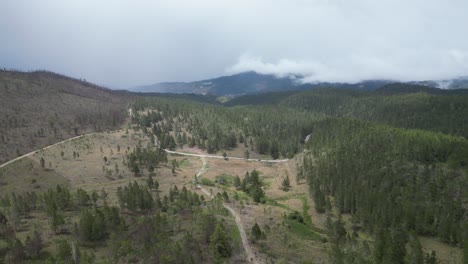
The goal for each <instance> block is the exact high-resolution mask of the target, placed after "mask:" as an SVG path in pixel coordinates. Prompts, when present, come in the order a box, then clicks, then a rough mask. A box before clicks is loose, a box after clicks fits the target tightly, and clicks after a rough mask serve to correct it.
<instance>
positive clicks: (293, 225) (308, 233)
mask: <svg viewBox="0 0 468 264" xmlns="http://www.w3.org/2000/svg"><path fill="white" fill-rule="evenodd" d="M285 222H286V223H287V224H288V227H289V228H290V230H291V232H292V233H293V234H295V235H297V236H298V237H300V238H302V239H308V240H320V239H321V236H320V234H318V233H316V232H315V231H314V230H313V229H312V228H311V226H310V225H309V224H302V223H299V222H297V221H295V220H291V219H287V220H286V221H285Z"/></svg>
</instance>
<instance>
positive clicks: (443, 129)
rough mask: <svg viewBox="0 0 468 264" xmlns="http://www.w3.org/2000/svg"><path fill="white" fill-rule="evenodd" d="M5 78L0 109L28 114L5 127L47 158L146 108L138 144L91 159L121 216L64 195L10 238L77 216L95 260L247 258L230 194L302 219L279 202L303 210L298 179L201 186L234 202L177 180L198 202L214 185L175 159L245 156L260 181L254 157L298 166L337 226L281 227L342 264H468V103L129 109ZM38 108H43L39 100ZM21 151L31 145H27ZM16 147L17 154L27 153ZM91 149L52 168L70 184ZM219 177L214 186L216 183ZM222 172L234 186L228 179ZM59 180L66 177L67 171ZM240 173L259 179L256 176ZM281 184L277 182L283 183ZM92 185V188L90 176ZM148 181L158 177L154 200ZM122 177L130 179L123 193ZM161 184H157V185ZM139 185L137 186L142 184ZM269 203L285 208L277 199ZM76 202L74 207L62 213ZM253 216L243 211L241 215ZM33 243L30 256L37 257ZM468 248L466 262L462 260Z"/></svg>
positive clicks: (282, 100)
mask: <svg viewBox="0 0 468 264" xmlns="http://www.w3.org/2000/svg"><path fill="white" fill-rule="evenodd" d="M1 76H2V78H3V79H2V83H3V84H4V85H3V88H2V89H5V92H4V93H2V95H1V96H3V97H4V98H5V101H6V102H7V101H8V100H7V98H13V99H14V100H15V101H14V102H15V104H13V103H8V104H6V105H8V106H9V107H10V108H11V109H13V110H14V109H17V110H20V111H22V112H21V114H20V115H15V114H14V112H12V111H13V110H11V109H10V108H7V107H6V106H4V105H2V107H4V108H5V109H10V110H6V111H5V113H6V114H7V115H5V118H6V119H5V118H4V120H3V122H2V129H3V131H5V132H4V133H3V135H5V140H6V142H9V141H8V139H10V141H11V142H13V143H14V142H16V143H17V142H30V141H27V140H28V139H29V140H33V141H32V142H39V143H35V144H36V145H35V146H39V144H46V143H52V142H54V141H57V140H59V139H62V138H66V137H70V136H73V135H75V134H80V133H83V132H86V131H100V130H103V129H106V128H111V127H114V126H116V125H118V124H119V123H121V122H122V121H123V120H124V115H125V111H126V107H129V108H130V109H131V111H130V113H131V118H130V119H131V120H130V121H131V124H129V125H128V128H129V129H130V130H131V129H132V126H134V129H133V130H134V131H133V133H130V134H129V132H128V130H127V131H120V133H121V134H119V136H118V137H114V138H113V139H112V140H110V141H107V143H106V144H108V145H109V146H110V144H114V145H116V148H115V151H114V150H113V149H112V148H111V149H110V152H108V153H107V152H106V153H107V154H105V151H104V150H103V148H102V146H100V150H99V151H91V150H90V148H91V146H93V148H98V146H95V145H94V143H93V144H90V143H88V145H87V147H86V148H84V147H83V148H82V149H81V148H80V149H79V150H80V152H81V153H82V155H98V157H99V160H102V161H103V164H104V165H102V174H103V175H104V174H105V176H103V177H104V178H103V179H101V181H102V182H104V183H105V184H109V185H110V184H114V183H115V184H118V185H114V186H113V187H112V188H111V189H109V190H111V191H112V192H114V193H113V196H112V197H114V201H113V203H110V204H107V201H106V200H105V199H106V198H107V194H105V193H102V194H101V195H100V196H98V195H97V193H96V194H93V193H92V194H91V195H89V194H87V193H86V192H83V190H79V189H77V190H71V191H70V190H68V189H67V188H65V187H63V188H62V187H57V189H55V190H50V191H48V192H47V193H39V194H31V193H25V194H16V195H12V196H11V197H10V196H5V197H6V198H4V199H3V200H2V204H1V205H0V206H1V207H2V208H3V209H2V210H3V211H4V212H7V213H4V214H5V215H6V214H8V221H9V222H8V223H11V224H8V225H5V226H7V227H8V228H6V227H5V228H4V233H5V231H9V232H10V231H11V230H12V228H13V230H14V229H15V228H16V226H15V224H16V222H15V221H16V220H17V219H23V220H24V221H26V222H27V220H25V219H27V217H29V215H30V214H31V212H32V213H34V214H38V215H41V216H42V215H45V214H46V215H47V217H49V218H51V219H52V220H53V219H55V220H56V222H55V224H57V227H60V226H62V225H64V223H63V220H61V214H65V212H66V214H67V215H68V217H69V218H70V219H72V218H73V219H74V220H73V222H74V223H76V225H75V226H73V228H71V227H70V225H69V226H68V228H67V230H69V231H70V233H71V235H70V236H72V237H73V239H74V241H79V242H80V247H82V248H83V249H84V251H86V253H85V252H83V255H82V256H83V259H84V258H88V257H89V258H93V256H92V254H91V255H88V253H89V252H88V250H89V249H96V248H99V247H100V248H101V249H100V250H103V249H105V250H111V251H112V254H113V255H114V256H116V257H115V259H113V260H114V261H117V260H122V259H124V260H126V261H149V262H158V261H159V262H161V263H173V262H175V261H176V259H177V257H178V256H180V257H183V258H184V259H183V260H182V261H180V263H191V262H195V263H196V262H217V261H219V262H222V261H227V260H228V259H230V260H233V259H236V257H237V256H242V255H243V253H242V252H241V250H240V249H239V244H240V242H239V240H238V239H239V238H238V234H237V233H232V234H230V233H228V232H226V226H230V225H233V223H232V220H233V219H232V218H229V214H227V213H226V211H225V210H224V209H222V206H221V205H222V204H223V203H224V202H227V201H229V197H228V193H227V192H226V190H227V191H229V195H234V197H236V196H235V195H237V197H238V198H239V193H238V192H240V193H241V195H246V196H247V198H246V200H245V201H246V203H247V202H248V203H250V202H252V203H254V204H255V205H259V206H265V207H263V210H264V214H265V215H266V214H267V210H270V209H269V208H270V207H278V208H279V207H281V208H283V209H286V210H290V208H289V207H288V206H289V205H288V206H287V205H285V204H281V203H280V202H281V199H289V198H291V197H288V194H286V193H287V192H288V191H290V188H291V184H290V179H289V176H288V175H286V177H285V178H284V179H283V184H282V185H281V186H282V187H281V188H280V189H279V190H277V189H278V188H277V187H276V189H275V190H270V189H268V188H269V184H272V182H271V181H270V182H269V181H268V180H267V179H264V178H262V176H261V175H260V174H259V173H257V172H248V173H246V176H244V178H243V179H242V180H241V178H240V177H239V176H237V177H235V176H228V175H224V174H222V175H216V179H217V181H218V180H219V182H216V183H215V182H213V181H211V180H209V179H202V180H204V183H203V182H202V181H201V184H206V185H207V186H210V187H213V188H215V187H214V186H217V187H221V188H222V190H224V193H226V194H225V195H224V193H223V194H221V193H219V194H217V195H216V196H214V199H213V200H210V201H205V200H204V199H205V198H202V197H203V196H199V195H198V194H196V193H193V192H191V191H189V190H187V189H186V188H184V187H182V188H180V189H178V187H177V185H176V184H175V183H174V181H177V184H179V185H180V186H183V185H184V184H187V186H188V184H190V185H191V186H192V190H197V188H196V187H194V185H195V186H196V185H197V184H199V182H198V178H197V176H193V174H194V172H193V171H185V172H184V176H183V177H180V176H177V175H178V170H179V166H182V165H180V163H182V160H179V161H178V160H177V154H174V153H173V154H174V156H172V157H168V155H166V152H165V149H169V150H178V151H188V152H191V151H194V152H196V153H217V155H223V156H224V159H221V162H225V164H228V162H229V157H228V156H227V154H226V152H229V151H232V152H231V153H238V154H239V153H240V155H244V159H246V160H242V162H246V163H245V164H244V166H251V164H250V163H249V162H252V161H251V160H248V159H249V158H250V159H252V158H254V159H255V160H257V159H270V158H271V159H273V160H275V159H280V158H281V159H291V160H290V162H291V163H290V164H289V165H285V166H286V167H294V173H296V171H297V175H296V177H295V178H296V179H295V180H296V182H295V184H296V188H298V187H299V185H300V184H303V183H307V185H303V186H304V190H307V187H305V186H308V189H309V190H310V197H312V198H313V199H312V200H313V205H314V210H315V212H316V215H317V216H315V218H314V219H320V218H322V219H323V223H321V224H322V226H321V227H319V225H320V223H318V222H317V223H313V222H312V221H311V220H310V219H311V217H310V215H309V212H312V211H309V209H308V208H309V207H308V205H307V202H306V200H303V201H305V202H304V203H303V213H302V214H301V213H298V212H289V211H288V213H287V214H286V213H282V215H283V217H282V218H284V219H283V222H281V223H282V224H280V225H282V227H281V228H283V227H284V228H285V229H284V230H290V231H287V232H286V233H284V234H290V233H288V232H296V233H300V234H302V235H303V233H304V232H306V233H307V234H308V236H307V235H306V236H302V237H303V238H300V239H304V241H305V240H311V241H315V242H316V243H317V241H318V243H320V247H319V248H320V249H321V250H324V249H326V250H327V251H328V252H329V255H330V260H331V262H332V263H339V264H341V263H343V264H344V263H418V264H425V263H431V264H432V263H438V261H439V260H440V261H443V263H459V261H461V257H459V256H461V254H464V255H465V261H466V259H467V258H468V243H467V242H466V241H467V239H468V226H467V224H466V223H467V222H468V214H467V204H468V194H467V192H466V190H467V189H468V174H467V172H468V140H467V138H466V137H467V136H468V132H467V131H468V120H467V119H466V117H467V116H468V105H467V104H468V95H467V94H466V93H465V92H464V91H442V90H437V89H431V88H427V87H423V86H407V85H400V84H397V85H387V86H385V87H383V88H381V89H378V90H376V91H357V90H347V89H333V88H322V89H315V90H309V91H302V92H301V91H289V92H276V93H268V94H264V95H251V96H246V97H239V98H236V99H233V100H231V101H230V102H228V103H225V104H224V105H222V104H220V103H219V102H218V101H216V100H215V98H214V97H213V96H201V95H172V94H164V95H147V96H138V97H133V98H131V100H130V99H129V98H128V97H127V96H126V95H124V94H121V93H118V92H117V93H116V92H111V91H108V90H105V89H102V88H98V87H95V86H92V85H89V84H87V83H85V82H83V81H78V80H73V79H69V78H66V77H61V76H57V75H54V74H50V73H29V74H26V73H12V72H2V75H1ZM77 87H78V88H77ZM31 95H34V97H33V98H31V97H28V96H31ZM13 96H15V97H13ZM30 98H31V99H30ZM13 99H11V100H12V101H13ZM31 101H32V102H31ZM27 102H30V103H27ZM45 102H49V103H45ZM50 102H56V103H54V104H50ZM20 103H22V104H20ZM39 103H40V104H39ZM46 106H47V107H46ZM15 107H16V108H15ZM9 111H10V112H9ZM23 120H24V121H23ZM29 124H31V125H29ZM31 126H32V127H33V128H34V129H31ZM42 126H43V127H42ZM13 132H15V133H17V134H13ZM13 136H16V137H18V138H19V139H23V141H21V140H20V141H13V139H15V138H13ZM38 139H39V140H42V141H39V140H38ZM127 139H128V140H130V139H131V140H133V141H132V142H133V143H128V142H127V143H126V144H127V145H126V148H122V151H121V149H120V147H121V146H120V144H119V143H118V142H119V140H120V141H121V142H126V141H125V140H127ZM15 140H16V139H15ZM34 140H36V141H34ZM46 140H48V141H50V142H46ZM98 142H99V141H96V143H98ZM111 142H112V143H111ZM136 142H137V143H136ZM122 144H123V143H122ZM17 145H18V146H22V145H21V144H17ZM17 145H14V146H15V147H16V146H17ZM5 146H6V147H5V148H7V147H9V150H10V149H11V146H12V145H8V146H7V145H5ZM33 146H34V145H27V146H26V147H30V148H32V147H33ZM26 147H25V148H26ZM75 148H76V147H75ZM77 150H78V149H74V151H73V158H67V157H65V156H66V154H65V153H64V152H63V151H61V154H60V156H61V158H59V157H56V156H57V155H56V154H53V155H50V156H48V159H49V160H54V165H55V169H56V170H57V171H59V170H60V166H61V164H62V163H66V162H70V163H74V162H79V161H80V159H78V157H79V156H78V157H76V151H77ZM21 151H22V149H19V152H21ZM57 151H58V150H57ZM236 151H237V152H236ZM68 152H70V151H68ZM9 153H10V152H9ZM83 153H86V154H83ZM221 153H222V154H221ZM17 154H20V153H17ZM41 155H43V154H41ZM69 155H70V154H69ZM106 155H108V156H106ZM203 157H204V156H203ZM120 158H121V159H122V160H121V163H120V162H119V164H117V162H116V161H117V160H118V159H120ZM171 158H172V159H171ZM57 159H58V160H57ZM40 162H41V167H40V168H39V170H46V167H47V166H45V162H42V161H40ZM111 162H114V163H115V164H112V163H111ZM179 162H180V163H179ZM185 162H187V160H186V161H185ZM192 162H193V160H192ZM205 162H206V161H204V160H203V165H202V166H203V167H202V169H201V170H200V171H203V170H205V169H206V163H205ZM42 163H44V164H42ZM213 164H218V165H219V164H222V163H213ZM231 164H232V163H231ZM246 164H247V165H246ZM119 165H121V166H120V167H119ZM122 165H123V166H122ZM221 166H222V165H221ZM32 167H33V165H31V166H30V169H31V170H32ZM84 168H86V166H85V167H84ZM84 168H81V167H80V170H81V169H84ZM98 169H99V170H100V167H99V166H98ZM217 169H219V171H223V167H220V168H217ZM289 169H290V168H289ZM48 170H50V171H53V170H54V169H53V166H52V165H49V168H48ZM123 170H125V173H123V172H122V171H123ZM241 170H242V173H245V170H247V171H248V169H247V167H242V168H241ZM169 171H170V173H169ZM179 171H183V170H179ZM275 173H276V174H277V175H276V177H278V174H279V173H283V172H275ZM123 174H124V175H123ZM78 175H79V177H81V173H79V172H78ZM142 175H145V176H146V175H148V178H147V180H146V185H145V184H144V183H143V182H144V181H145V179H142V178H140V177H141V176H142ZM163 175H164V176H163ZM252 175H254V177H252ZM114 176H115V177H119V179H120V180H119V181H115V180H116V179H115V178H114ZM156 176H157V177H158V178H157V179H158V180H156V181H153V178H155V177H156ZM283 176H284V175H283ZM79 177H71V178H68V181H75V180H77V179H76V178H79ZM192 177H193V178H192ZM133 178H135V179H137V182H130V183H128V181H129V179H133ZM252 178H253V179H254V180H253V181H252ZM292 178H294V177H291V179H292ZM80 179H81V178H80ZM86 179H87V178H86ZM94 179H97V178H94ZM155 179H156V178H155ZM159 180H160V181H161V182H162V181H168V182H166V183H165V187H166V189H164V190H158V186H159V182H158V181H159ZM228 180H229V181H231V180H232V181H233V183H232V184H233V186H234V187H233V188H235V190H229V189H228V187H227V185H226V186H224V185H223V184H222V183H226V182H227V181H228ZM270 180H271V178H270ZM8 184H10V183H8ZM33 184H36V182H34V183H33ZM89 185H90V184H84V185H83V186H86V187H89ZM91 185H92V184H91ZM6 187H8V186H6ZM106 187H107V186H106ZM264 189H265V190H266V191H265V190H264ZM231 191H233V192H231ZM75 192H76V193H75ZM268 192H269V193H272V192H280V193H281V194H282V195H285V196H284V197H279V198H277V200H272V199H271V198H269V197H268V196H267V193H268ZM163 193H164V194H167V195H164V196H163ZM283 193H284V194H283ZM291 195H292V194H291ZM62 196H64V197H62ZM210 196H211V195H210ZM250 196H251V197H250ZM302 196H304V195H303V194H302ZM244 198H245V197H244ZM93 199H94V200H96V201H94V200H93ZM99 199H101V200H99ZM234 199H236V198H234ZM251 199H252V200H251ZM301 199H303V198H301ZM52 200H55V202H52ZM98 200H99V201H100V202H98ZM312 200H311V201H312ZM64 201H65V202H66V204H61V203H62V202H64ZM29 204H31V205H32V207H29ZM243 206H244V203H243V202H242V203H240V210H241V211H242V209H243ZM77 215H79V217H78V216H77ZM249 217H252V216H249ZM0 218H1V215H0ZM280 218H281V216H280ZM301 219H302V220H301ZM325 219H326V221H325ZM293 220H294V221H293ZM12 221H13V222H12ZM70 221H71V220H70ZM268 221H273V217H271V216H270V218H269V220H268ZM103 222H105V223H103ZM296 222H297V223H296ZM314 224H317V226H314ZM55 228H56V226H54V220H53V221H51V230H54V233H56V235H57V234H59V233H60V230H58V232H55ZM262 228H263V229H264V230H265V231H262V230H260V227H259V226H258V225H256V223H255V225H254V227H252V234H254V233H256V234H257V235H256V237H255V236H254V237H255V238H254V239H252V241H257V242H258V243H259V245H268V246H271V245H272V244H268V243H271V241H269V242H268V243H267V242H261V241H260V240H267V239H266V238H265V237H264V236H266V235H265V234H266V233H262V232H266V230H270V226H268V227H267V226H266V225H265V226H263V227H262ZM282 230H283V229H282ZM294 230H296V231H294ZM304 230H307V231H304ZM268 232H269V231H268ZM156 233H157V234H158V235H155V234H156ZM5 234H6V235H11V234H10V233H8V232H7V233H5ZM32 235H34V234H32ZM60 235H61V234H60ZM11 237H12V239H10V240H8V241H9V243H10V244H8V247H4V248H6V249H8V251H6V249H5V251H4V252H3V254H4V255H5V256H8V257H11V258H13V257H14V256H13V255H12V254H13V253H14V251H11V250H12V249H16V248H21V247H22V246H23V244H22V243H23V242H22V241H20V242H16V240H14V239H13V236H11ZM29 239H30V240H31V239H32V238H29ZM424 239H426V240H430V241H432V242H433V243H436V242H437V243H441V244H443V245H444V246H445V247H448V248H450V252H452V251H453V252H456V253H454V257H452V259H449V258H447V257H446V256H440V255H438V254H436V251H437V249H434V247H433V246H431V245H429V246H428V245H427V244H425V245H424V246H423V245H422V241H423V240H424ZM30 240H25V241H24V243H25V244H26V243H27V244H28V245H30V243H32V242H31V241H30ZM272 240H274V239H272ZM276 240H277V239H276ZM276 240H275V241H274V243H280V245H281V246H282V247H285V248H288V249H289V247H290V246H291V245H292V244H287V243H288V242H285V241H288V238H287V237H283V238H282V239H280V240H281V241H276ZM18 241H19V240H18ZM104 242H105V246H102V245H103V244H101V243H104ZM296 242H297V241H296ZM281 243H283V244H281ZM298 243H299V245H303V244H301V243H300V242H298ZM16 244H17V245H16ZM50 245H51V244H50V243H49V245H48V246H49V247H50ZM314 245H316V244H314ZM276 246H277V245H276ZM293 246H295V247H299V246H298V244H294V245H293ZM57 247H59V248H60V247H64V248H65V247H66V252H67V254H68V252H70V250H68V249H69V248H71V247H74V246H73V245H67V244H66V242H63V241H59V242H57ZM291 247H292V246H291ZM26 248H27V249H28V250H30V249H31V248H30V247H29V246H28V247H26ZM86 249H88V250H86ZM462 249H463V250H464V251H463V252H464V253H460V252H461V251H462ZM18 250H19V249H18ZM262 250H264V251H265V252H268V250H270V255H269V256H270V257H271V256H274V254H271V251H272V248H267V247H266V246H265V247H264V248H262ZM291 250H293V249H291ZM294 250H297V248H295V249H294ZM432 250H433V251H432ZM19 251H21V252H28V254H31V255H30V256H28V257H27V258H29V259H35V258H36V257H34V256H33V254H34V251H31V252H30V251H26V250H19ZM48 252H49V251H48ZM438 252H440V250H439V251H438ZM0 253H2V252H0ZM284 254H285V255H283V256H288V255H287V254H288V253H284ZM457 254H458V255H457ZM106 256H107V255H106ZM155 256H157V257H155ZM19 257H22V258H25V256H24V255H21V256H19ZM50 257H53V258H55V259H58V260H60V259H66V258H69V257H70V256H68V255H67V256H61V255H60V252H59V253H58V254H57V255H54V256H50ZM307 257H313V256H307ZM442 257H444V259H442ZM37 259H45V258H37ZM297 259H299V257H297ZM75 262H76V261H75Z"/></svg>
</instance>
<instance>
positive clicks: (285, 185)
mask: <svg viewBox="0 0 468 264" xmlns="http://www.w3.org/2000/svg"><path fill="white" fill-rule="evenodd" d="M289 188H291V183H290V182H289V175H286V178H284V179H283V182H282V183H281V189H282V190H283V191H285V192H287V191H289Z"/></svg>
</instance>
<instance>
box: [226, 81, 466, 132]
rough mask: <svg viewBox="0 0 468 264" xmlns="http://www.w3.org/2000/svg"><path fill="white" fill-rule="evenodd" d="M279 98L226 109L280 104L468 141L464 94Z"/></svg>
mask: <svg viewBox="0 0 468 264" xmlns="http://www.w3.org/2000/svg"><path fill="white" fill-rule="evenodd" d="M281 95H282V94H281V93H276V94H275V93H272V94H268V95H266V96H265V97H262V96H259V95H249V96H244V97H239V98H236V99H233V100H232V102H227V103H226V105H229V106H234V105H257V104H262V105H265V104H280V105H282V106H286V107H288V108H295V109H301V110H305V111H311V112H317V113H323V114H326V115H329V116H335V117H347V118H356V119H362V120H368V121H372V122H377V123H384V124H388V125H392V126H396V127H402V128H418V129H424V130H430V131H436V132H442V133H446V134H450V135H457V136H463V137H465V138H467V137H468V119H467V118H466V117H467V116H468V91H467V90H441V89H435V88H428V87H425V86H418V85H408V84H389V85H386V86H384V87H382V88H380V89H377V90H375V91H359V90H350V89H334V88H320V89H314V90H308V91H304V92H295V93H291V94H288V93H285V94H284V95H285V96H281Z"/></svg>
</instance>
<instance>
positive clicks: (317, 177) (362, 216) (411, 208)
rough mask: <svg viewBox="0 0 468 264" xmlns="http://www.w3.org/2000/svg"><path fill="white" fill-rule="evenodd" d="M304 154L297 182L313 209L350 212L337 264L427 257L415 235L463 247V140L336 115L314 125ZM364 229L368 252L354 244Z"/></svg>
mask: <svg viewBox="0 0 468 264" xmlns="http://www.w3.org/2000/svg"><path fill="white" fill-rule="evenodd" d="M306 153H307V154H305V155H304V161H303V163H302V168H301V170H300V174H299V175H298V177H299V178H304V179H307V181H308V183H309V185H310V190H311V193H312V195H313V197H314V201H315V208H316V210H317V211H318V212H322V213H325V212H332V208H337V209H338V211H339V214H350V215H351V222H352V223H353V225H352V230H349V231H348V232H349V234H351V235H352V237H354V238H353V239H345V235H346V232H344V234H336V233H333V235H332V239H333V240H332V241H333V253H332V257H333V259H334V261H335V263H406V262H405V259H408V260H411V259H414V258H416V259H417V258H418V257H419V255H420V257H421V258H422V257H423V253H422V250H421V248H420V245H419V246H418V243H419V242H418V237H417V236H434V237H438V238H439V239H440V240H442V241H444V242H446V243H449V244H451V245H453V246H457V247H462V246H463V243H465V247H466V242H465V241H467V239H468V237H467V235H468V229H467V228H468V226H467V224H466V223H467V210H466V203H467V201H468V196H467V195H468V194H467V193H466V190H467V187H468V178H467V174H466V171H467V168H468V159H467V157H468V141H467V140H466V139H464V138H461V137H452V136H447V135H443V134H440V133H433V132H426V131H421V130H404V129H398V128H392V127H388V126H383V125H376V124H372V123H367V122H362V121H353V120H347V119H335V118H332V119H327V120H324V121H322V122H318V123H316V124H315V125H314V128H313V133H312V136H311V139H310V140H309V142H308V144H307V152H306ZM335 224H336V223H335ZM330 228H331V229H333V224H332V223H331V221H330ZM363 230H364V231H366V232H367V233H369V234H372V235H373V236H374V237H373V240H375V243H374V247H373V248H372V250H370V251H368V250H365V249H364V247H365V246H364V245H363V244H360V242H359V240H355V238H356V237H358V235H357V233H356V232H359V231H363ZM407 243H409V244H410V247H411V249H410V250H407V249H406V247H405V245H406V244H407ZM356 255H357V256H359V257H356ZM408 263H415V262H408ZM416 263H422V262H416Z"/></svg>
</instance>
